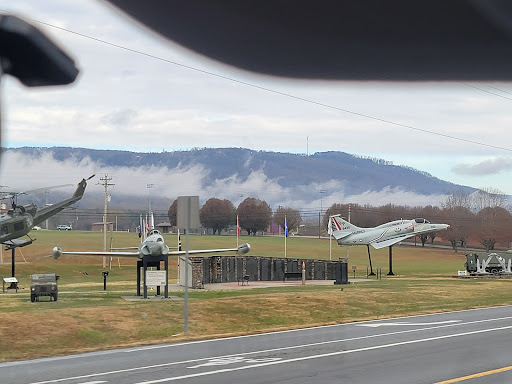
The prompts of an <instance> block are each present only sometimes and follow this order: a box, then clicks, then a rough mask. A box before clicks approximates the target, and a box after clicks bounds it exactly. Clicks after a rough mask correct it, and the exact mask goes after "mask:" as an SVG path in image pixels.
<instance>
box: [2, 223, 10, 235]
mask: <svg viewBox="0 0 512 384" xmlns="http://www.w3.org/2000/svg"><path fill="white" fill-rule="evenodd" d="M8 233H9V230H8V229H7V225H3V226H2V235H7V234H8Z"/></svg>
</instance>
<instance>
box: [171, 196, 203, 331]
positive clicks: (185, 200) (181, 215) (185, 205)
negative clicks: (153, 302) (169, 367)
mask: <svg viewBox="0 0 512 384" xmlns="http://www.w3.org/2000/svg"><path fill="white" fill-rule="evenodd" d="M177 208H178V209H177V214H176V221H177V224H178V228H180V229H184V230H185V309H184V312H185V313H184V318H185V319H184V322H185V325H184V332H185V333H187V332H188V285H189V281H188V263H189V259H188V250H189V246H188V237H189V232H190V228H199V227H200V226H201V224H200V221H199V196H178V207H177Z"/></svg>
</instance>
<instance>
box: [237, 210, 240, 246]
mask: <svg viewBox="0 0 512 384" xmlns="http://www.w3.org/2000/svg"><path fill="white" fill-rule="evenodd" d="M238 236H240V223H239V221H238V215H236V247H237V248H238Z"/></svg>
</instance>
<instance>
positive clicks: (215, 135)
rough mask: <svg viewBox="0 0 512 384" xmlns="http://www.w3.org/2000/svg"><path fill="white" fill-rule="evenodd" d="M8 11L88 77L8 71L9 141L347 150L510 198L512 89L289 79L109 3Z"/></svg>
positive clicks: (9, 168) (29, 4) (54, 0)
mask: <svg viewBox="0 0 512 384" xmlns="http://www.w3.org/2000/svg"><path fill="white" fill-rule="evenodd" d="M0 13H12V14H15V15H18V16H21V17H23V18H25V19H26V20H30V22H31V23H33V24H34V25H36V26H37V27H38V28H40V29H41V30H42V31H44V33H45V34H47V35H48V36H49V37H51V38H52V40H53V41H55V42H56V43H57V44H58V45H59V46H60V47H62V48H63V49H64V50H65V51H66V52H67V53H68V54H70V56H72V57H73V59H74V60H75V62H76V65H77V66H78V68H79V69H80V74H79V77H78V79H77V80H76V81H75V83H74V84H72V85H70V86H64V87H48V88H26V87H24V86H23V85H21V84H20V83H19V82H18V80H16V79H14V78H12V77H10V76H3V77H2V84H1V102H2V146H3V147H22V146H36V147H39V146H42V147H52V146H70V147H86V148H96V149H119V150H129V151H135V152H162V151H174V150H187V149H192V148H203V147H242V148H249V149H254V150H264V151H278V152H290V153H298V154H312V153H315V152H323V151H343V152H347V153H351V154H355V155H361V156H371V157H377V158H382V159H385V160H388V161H392V162H393V163H394V164H396V165H406V166H409V167H413V168H416V169H418V170H421V171H425V172H428V173H430V174H432V175H433V176H435V177H438V178H440V179H443V180H446V181H450V182H453V183H456V184H462V185H467V186H471V187H476V188H493V189H497V190H499V191H501V192H503V193H506V194H512V177H511V170H512V167H511V166H512V153H511V152H512V144H511V139H512V130H511V129H510V126H511V123H512V116H511V114H510V107H511V105H512V104H511V103H512V84H509V83H499V82H496V83H461V82H444V83H435V82H430V83H405V82H404V83H401V82H396V83H386V82H346V81H312V80H293V79H283V78H277V77H271V76H263V75H258V74H253V73H249V72H245V71H242V70H238V69H236V68H233V67H230V66H228V65H224V64H220V63H217V62H215V61H212V60H210V59H208V58H205V57H202V56H200V55H198V54H196V53H193V52H191V51H188V50H187V49H185V48H183V47H180V46H178V45H176V44H174V43H172V42H169V41H167V40H165V39H163V38H161V37H159V36H157V35H155V34H153V33H152V32H150V31H148V30H146V29H145V28H144V27H141V26H140V25H138V24H136V23H134V22H133V21H131V20H130V19H128V18H126V17H124V16H123V15H122V14H121V13H119V12H118V11H117V10H115V9H113V8H112V7H111V6H109V5H108V4H106V3H104V2H102V1H91V0H87V1H86V0H77V1H67V0H42V1H41V0H32V1H29V0H26V1H24V0H17V1H12V0H0ZM37 166H39V167H42V166H43V165H42V164H41V163H40V164H31V165H30V167H32V168H30V169H31V171H27V169H28V168H29V166H28V165H26V164H25V166H24V167H22V166H21V165H20V161H16V162H15V161H7V160H4V161H3V162H2V163H1V168H0V169H1V172H2V174H0V183H5V182H6V181H5V179H6V178H10V177H12V175H13V174H17V175H23V174H24V176H19V177H20V178H22V177H26V178H27V180H28V179H32V180H33V179H34V174H35V173H38V172H39V173H40V172H43V171H46V172H47V171H48V170H50V171H52V170H53V171H56V169H55V168H52V167H48V166H47V165H46V166H45V168H44V169H43V170H41V169H40V170H39V171H37ZM92 168H93V167H92ZM87 171H89V169H87ZM51 173H52V174H53V175H54V176H55V174H56V173H59V176H60V177H62V178H67V180H69V179H70V177H73V178H76V168H73V167H66V168H65V169H64V168H63V169H59V170H58V172H51ZM81 176H82V175H80V177H81ZM83 176H87V175H83ZM73 180H74V179H73ZM20 182H22V180H20ZM55 182H59V183H61V182H62V181H61V180H58V181H57V180H55ZM319 188H321V186H319Z"/></svg>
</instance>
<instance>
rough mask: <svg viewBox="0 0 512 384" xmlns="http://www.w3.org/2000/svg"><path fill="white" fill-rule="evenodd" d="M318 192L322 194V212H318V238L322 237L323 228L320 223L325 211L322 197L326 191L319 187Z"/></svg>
mask: <svg viewBox="0 0 512 384" xmlns="http://www.w3.org/2000/svg"><path fill="white" fill-rule="evenodd" d="M318 193H319V194H320V212H318V238H320V229H321V228H322V226H321V224H320V217H321V216H322V211H323V204H322V197H323V194H324V193H325V189H319V190H318Z"/></svg>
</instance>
